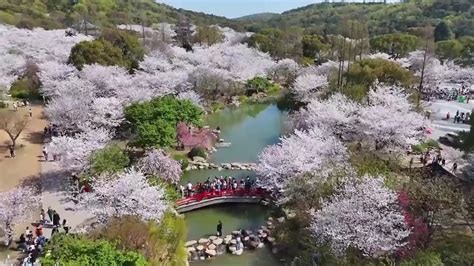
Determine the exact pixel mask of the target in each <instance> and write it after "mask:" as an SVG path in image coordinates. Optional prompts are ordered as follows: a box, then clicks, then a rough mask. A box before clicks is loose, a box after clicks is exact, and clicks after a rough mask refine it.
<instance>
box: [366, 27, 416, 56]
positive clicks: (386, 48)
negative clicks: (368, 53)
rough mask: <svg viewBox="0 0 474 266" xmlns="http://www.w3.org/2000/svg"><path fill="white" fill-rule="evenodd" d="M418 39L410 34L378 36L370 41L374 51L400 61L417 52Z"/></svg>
mask: <svg viewBox="0 0 474 266" xmlns="http://www.w3.org/2000/svg"><path fill="white" fill-rule="evenodd" d="M417 45H418V38H417V37H416V36H413V35H410V34H402V33H393V34H384V35H380V36H376V37H374V38H372V39H371V40H370V46H371V48H372V49H373V50H375V51H378V52H382V53H386V54H389V55H390V56H391V57H392V58H394V59H398V58H402V57H405V56H407V55H408V53H409V52H411V51H414V50H416V48H417Z"/></svg>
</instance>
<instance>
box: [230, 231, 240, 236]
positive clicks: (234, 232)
mask: <svg viewBox="0 0 474 266" xmlns="http://www.w3.org/2000/svg"><path fill="white" fill-rule="evenodd" d="M232 234H233V235H240V231H232Z"/></svg>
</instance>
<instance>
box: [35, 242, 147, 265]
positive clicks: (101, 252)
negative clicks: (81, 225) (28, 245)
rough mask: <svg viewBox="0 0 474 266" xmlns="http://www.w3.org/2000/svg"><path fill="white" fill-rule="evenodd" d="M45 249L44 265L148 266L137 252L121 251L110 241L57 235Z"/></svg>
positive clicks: (42, 260)
mask: <svg viewBox="0 0 474 266" xmlns="http://www.w3.org/2000/svg"><path fill="white" fill-rule="evenodd" d="M45 249H46V250H47V252H46V254H47V255H46V256H45V257H44V258H42V259H41V264H42V265H51V266H52V265H137V266H138V265H148V263H147V261H146V259H145V258H144V257H143V256H142V255H141V254H139V253H137V252H134V251H127V252H123V251H119V250H117V249H116V248H115V247H114V246H113V245H112V244H111V243H110V242H108V241H104V240H98V241H93V240H90V239H87V238H85V237H81V236H75V235H71V234H69V235H64V234H55V235H54V237H53V238H52V239H51V240H50V241H49V242H48V244H47V245H46V247H45ZM49 251H50V252H49Z"/></svg>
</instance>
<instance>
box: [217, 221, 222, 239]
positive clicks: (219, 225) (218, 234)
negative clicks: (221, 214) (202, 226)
mask: <svg viewBox="0 0 474 266" xmlns="http://www.w3.org/2000/svg"><path fill="white" fill-rule="evenodd" d="M217 236H222V221H220V220H219V223H218V224H217Z"/></svg>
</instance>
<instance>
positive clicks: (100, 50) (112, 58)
mask: <svg viewBox="0 0 474 266" xmlns="http://www.w3.org/2000/svg"><path fill="white" fill-rule="evenodd" d="M68 63H69V64H72V65H74V66H75V67H76V68H77V69H82V67H83V66H84V65H89V64H100V65H104V66H113V65H117V66H124V67H125V66H127V64H126V63H125V62H124V60H123V58H122V51H121V50H120V48H117V47H114V46H113V45H112V44H111V43H110V42H108V41H106V40H104V39H98V40H94V41H90V42H89V41H82V42H80V43H78V44H76V45H74V47H72V49H71V54H70V55H69V59H68Z"/></svg>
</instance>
